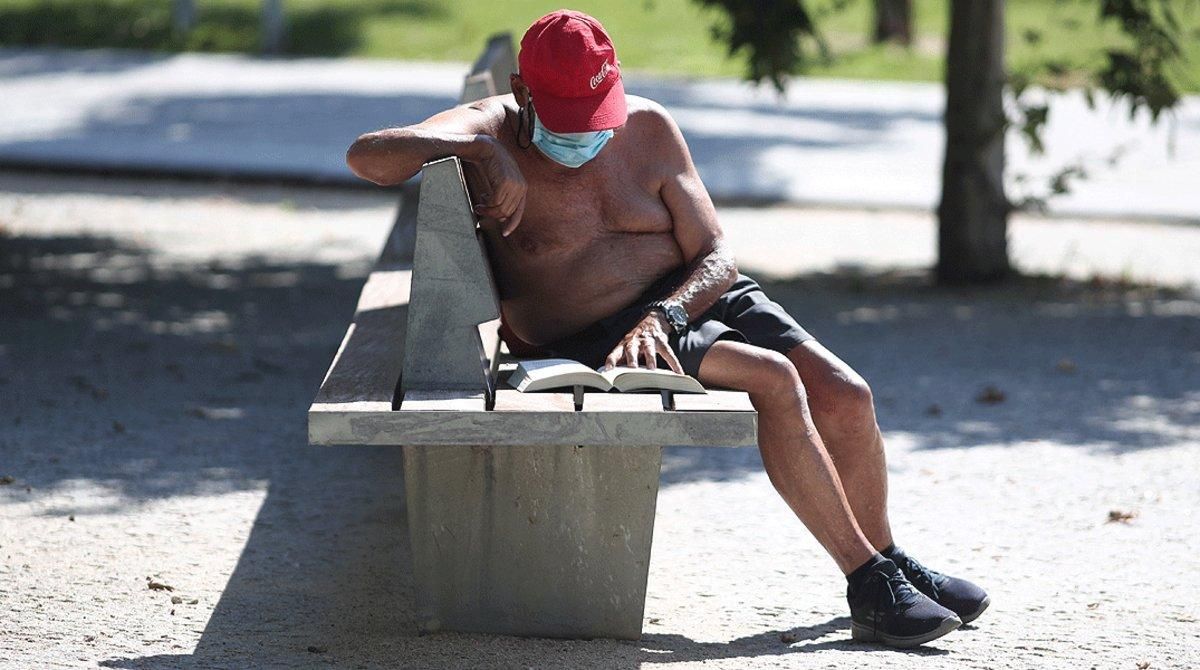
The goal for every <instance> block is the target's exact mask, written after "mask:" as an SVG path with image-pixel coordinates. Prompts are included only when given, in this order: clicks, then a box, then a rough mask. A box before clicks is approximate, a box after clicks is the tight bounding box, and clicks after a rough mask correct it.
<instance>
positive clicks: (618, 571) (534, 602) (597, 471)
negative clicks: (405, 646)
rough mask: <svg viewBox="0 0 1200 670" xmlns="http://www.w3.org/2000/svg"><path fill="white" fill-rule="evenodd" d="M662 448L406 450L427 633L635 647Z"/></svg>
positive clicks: (419, 601)
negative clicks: (630, 642)
mask: <svg viewBox="0 0 1200 670" xmlns="http://www.w3.org/2000/svg"><path fill="white" fill-rule="evenodd" d="M661 464H662V448H661V447H576V446H536V447H534V446H524V447H404V468H405V473H404V477H405V485H406V488H407V501H408V527H409V534H410V539H411V545H412V557H413V570H414V575H413V577H414V579H413V582H414V588H415V591H416V614H417V621H418V624H419V625H420V626H421V627H422V628H423V629H425V630H439V629H444V630H456V631H471V632H485V633H499V634H508V635H528V636H542V637H571V638H592V637H609V638H623V639H637V638H638V637H639V636H640V635H641V632H642V614H643V610H644V608H645V602H646V575H647V570H648V568H649V563H650V543H651V538H652V535H653V531H654V506H655V502H656V499H657V496H658V476H659V468H660V466H661Z"/></svg>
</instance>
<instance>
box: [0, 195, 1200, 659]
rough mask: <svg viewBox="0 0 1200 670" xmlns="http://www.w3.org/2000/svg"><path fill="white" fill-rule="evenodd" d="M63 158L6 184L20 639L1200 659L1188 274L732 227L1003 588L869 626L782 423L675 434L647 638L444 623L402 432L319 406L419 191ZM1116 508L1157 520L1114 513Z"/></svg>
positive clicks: (175, 647)
mask: <svg viewBox="0 0 1200 670" xmlns="http://www.w3.org/2000/svg"><path fill="white" fill-rule="evenodd" d="M45 182H46V183H45V184H42V185H40V186H39V187H38V188H37V189H36V190H35V189H34V188H32V187H31V186H30V180H28V179H25V178H21V179H18V180H16V181H15V182H14V181H8V182H7V184H8V189H9V192H7V193H5V192H3V191H4V188H3V187H4V185H5V184H6V182H5V180H4V178H0V287H2V290H0V314H3V315H4V318H3V319H0V395H2V396H3V398H4V411H3V413H2V414H0V476H9V477H12V481H11V483H9V484H7V485H3V486H0V597H2V598H3V599H4V601H5V603H6V606H7V607H9V608H10V609H11V611H13V612H15V613H16V616H15V617H12V618H10V619H6V625H7V626H8V628H7V629H6V630H5V635H4V636H0V658H5V659H11V658H17V659H26V658H31V659H34V660H33V661H32V662H28V663H24V664H23V665H22V667H38V666H39V665H48V664H50V663H61V664H64V665H73V664H78V663H86V664H88V665H95V664H96V663H101V664H103V665H104V666H105V667H118V668H205V667H229V666H237V667H248V666H266V665H287V666H309V665H337V666H354V665H364V666H378V665H391V666H395V665H400V666H405V665H408V666H415V667H448V668H449V667H467V666H471V667H525V666H536V667H562V668H602V667H603V668H612V667H617V668H638V667H657V666H670V667H699V666H701V665H703V666H704V667H723V668H766V667H782V666H786V667H814V668H815V667H827V666H830V665H837V666H842V665H845V666H847V667H849V666H854V667H889V668H901V669H902V670H903V669H905V668H912V669H915V668H918V667H919V668H922V669H926V668H950V667H954V668H995V667H1003V666H1004V665H1006V664H1007V665H1014V666H1020V667H1043V666H1047V665H1053V664H1059V665H1063V666H1072V667H1074V666H1078V665H1079V664H1081V663H1085V662H1089V661H1093V660H1095V659H1097V658H1102V659H1104V660H1105V663H1106V664H1111V665H1114V666H1116V667H1134V665H1135V663H1136V662H1142V661H1147V662H1152V664H1153V665H1152V667H1155V668H1158V667H1163V668H1170V667H1179V668H1182V667H1187V665H1186V661H1187V654H1189V653H1191V652H1189V651H1188V648H1189V645H1190V646H1191V647H1193V648H1194V646H1195V637H1194V636H1195V632H1194V626H1195V622H1196V621H1197V620H1198V618H1200V613H1198V612H1197V611H1196V609H1195V606H1194V605H1193V604H1192V603H1195V602H1200V593H1197V591H1196V587H1195V585H1194V584H1192V583H1190V582H1189V581H1187V580H1188V579H1190V577H1189V575H1191V574H1194V573H1195V572H1196V571H1197V570H1200V565H1197V563H1196V560H1197V559H1196V556H1200V546H1198V545H1197V540H1196V538H1194V537H1190V536H1188V535H1187V534H1185V533H1183V532H1182V529H1184V528H1188V527H1190V526H1189V524H1191V523H1192V521H1191V515H1192V514H1193V513H1194V509H1195V508H1196V506H1197V505H1200V490H1197V488H1196V486H1195V481H1196V478H1197V476H1200V450H1198V449H1200V434H1198V432H1197V430H1198V429H1197V426H1198V425H1200V391H1198V390H1197V383H1196V380H1197V379H1200V372H1198V371H1200V299H1198V298H1197V296H1196V295H1195V294H1194V292H1192V291H1190V290H1183V289H1158V288H1150V287H1144V286H1138V285H1135V284H1132V283H1130V282H1127V281H1126V282H1123V281H1121V279H1120V277H1119V276H1118V277H1116V278H1115V279H1097V280H1095V281H1092V280H1091V279H1090V278H1088V279H1085V280H1082V281H1079V280H1075V279H1072V278H1070V277H1033V278H1025V279H1020V280H1018V281H1015V282H1014V283H1011V284H1008V285H1004V286H994V287H986V288H981V289H974V290H969V291H968V290H963V289H943V288H936V287H933V286H931V285H930V284H929V281H928V279H927V275H926V274H925V273H924V272H922V271H921V270H920V266H919V265H918V264H915V263H913V262H912V258H910V257H908V256H906V255H905V254H906V253H907V252H906V251H904V249H905V248H906V247H905V245H906V244H908V242H907V239H908V238H907V237H906V236H907V232H906V231H910V230H913V229H914V227H916V226H919V225H920V223H919V221H918V222H914V221H912V220H911V219H901V220H898V221H891V222H890V223H889V219H888V218H887V217H879V216H877V215H874V214H867V213H862V214H861V216H863V217H864V218H868V219H871V220H874V221H876V223H877V224H878V225H877V227H876V229H875V234H876V235H877V236H880V237H881V238H884V239H885V240H886V238H887V236H888V235H894V236H895V237H896V238H897V239H896V240H895V241H894V243H893V242H886V241H885V242H881V243H879V244H878V245H877V246H876V247H872V248H871V249H861V248H860V249H859V251H860V252H861V253H860V256H861V257H863V258H869V259H873V260H871V262H869V263H866V264H864V265H860V266H858V268H857V269H856V270H847V269H845V268H843V269H842V270H836V263H834V264H833V265H832V266H831V264H830V259H829V258H828V254H829V253H832V251H833V250H835V249H838V247H837V245H836V240H837V235H836V233H837V231H838V226H840V225H841V223H840V221H839V217H843V218H844V216H849V215H848V214H846V215H842V214H839V215H837V216H834V217H832V218H829V219H827V218H822V217H824V214H811V213H810V214H809V215H806V214H805V213H804V212H802V211H794V212H792V213H790V214H788V215H787V216H786V217H781V218H777V219H776V227H775V228H771V226H770V225H768V224H769V223H770V220H771V217H772V216H773V215H772V214H771V212H772V210H762V212H760V216H761V222H760V223H759V224H755V225H758V226H760V227H759V228H756V229H755V230H757V231H758V232H760V233H762V234H768V233H769V234H773V235H776V236H777V237H776V238H774V239H775V242H774V247H775V250H774V251H773V253H770V254H768V253H766V252H765V251H764V250H763V248H762V247H756V246H755V244H757V242H755V241H754V240H751V239H749V238H747V237H745V236H741V237H739V234H737V233H735V234H734V235H733V239H734V242H735V248H737V249H738V251H739V254H740V257H741V258H742V259H743V266H744V267H745V268H746V269H747V271H748V272H750V271H754V270H755V269H759V270H766V269H768V268H784V269H787V272H780V273H775V272H760V273H759V274H761V275H762V276H763V277H764V286H765V289H766V290H767V292H768V293H769V294H770V295H772V296H773V297H774V298H775V299H776V300H778V301H779V302H781V303H783V304H784V305H785V306H786V307H787V308H788V309H789V310H790V311H791V312H792V313H794V314H795V315H796V317H797V318H798V319H799V321H800V322H801V323H802V324H803V325H805V326H806V327H807V328H808V329H810V330H811V331H812V332H813V333H814V334H816V335H817V336H818V337H819V338H820V339H821V341H822V342H823V343H825V344H826V345H827V346H828V347H830V348H831V349H832V350H833V351H835V352H836V353H838V354H839V355H840V356H842V357H843V358H844V359H845V360H847V361H848V362H850V363H851V364H852V365H853V366H854V367H855V368H856V369H858V370H859V371H860V372H862V373H863V374H864V376H865V377H866V378H867V379H868V380H869V381H870V382H871V384H872V387H873V390H874V393H875V397H876V401H877V406H878V414H879V420H880V424H881V426H882V428H883V431H884V434H885V437H886V439H887V441H888V452H889V467H890V471H891V476H892V505H893V509H894V517H895V519H896V526H897V529H898V532H900V533H901V536H900V537H901V543H902V544H904V545H905V546H908V547H909V548H912V549H914V550H915V551H916V552H917V553H919V555H920V556H922V557H923V558H925V557H928V560H929V562H930V563H931V564H933V565H934V566H937V567H946V568H947V569H948V570H953V571H961V572H962V573H964V574H967V575H970V576H973V577H976V578H978V579H979V580H980V581H981V582H982V583H984V584H985V585H986V586H987V587H988V588H989V589H990V590H991V591H992V593H993V596H994V597H995V599H996V605H994V606H993V610H994V611H992V612H989V613H988V615H987V616H985V617H984V618H983V619H981V620H980V623H979V625H978V626H976V627H972V629H971V630H964V631H961V632H958V633H955V634H954V635H953V636H951V637H949V638H946V639H945V640H944V641H939V642H938V643H937V644H934V645H930V646H929V647H928V648H927V649H924V650H922V651H920V652H917V653H910V654H901V653H896V652H880V651H877V650H874V649H872V648H869V647H864V646H861V645H857V644H854V643H852V642H851V641H850V640H849V638H848V633H847V630H846V629H847V626H848V623H847V621H846V619H845V615H846V612H845V604H844V601H843V600H842V595H841V592H842V590H843V588H844V582H843V581H842V580H841V577H840V576H839V575H838V574H837V572H836V570H835V569H834V567H833V564H832V562H830V561H829V560H828V559H827V558H826V557H825V556H824V554H823V553H822V552H821V550H820V549H819V547H818V546H817V545H816V543H815V542H814V541H813V540H812V539H811V537H810V536H809V535H808V534H807V532H806V531H805V530H804V528H803V527H802V526H801V525H800V524H799V523H798V522H797V521H796V520H795V519H794V518H793V517H792V516H791V514H790V512H789V511H788V510H787V509H786V506H785V505H784V504H783V503H782V502H781V501H780V500H779V498H778V497H777V496H776V495H775V494H774V492H773V490H772V489H771V486H770V483H769V482H768V481H767V478H766V476H765V474H763V472H762V469H761V461H760V459H759V457H758V454H757V453H756V451H755V450H753V449H706V448H672V449H668V450H667V451H666V453H665V455H664V466H663V476H662V481H663V488H662V491H661V493H660V496H659V503H658V519H657V526H656V532H655V548H654V554H653V557H652V563H651V570H650V587H649V595H648V599H647V606H646V614H645V616H646V626H645V635H644V637H643V639H642V640H641V641H640V642H615V641H607V640H595V641H555V640H519V639H514V638H499V637H487V636H474V635H457V634H438V635H429V636H419V635H417V634H416V629H415V625H414V617H413V613H412V601H411V598H412V595H411V578H410V576H409V572H408V560H409V558H408V545H407V540H406V537H405V526H404V523H405V520H404V510H403V490H402V472H401V467H400V457H399V456H400V454H399V452H398V450H395V449H389V448H315V447H309V446H308V445H307V435H306V426H305V414H304V413H305V410H306V409H307V406H308V404H309V402H310V401H311V399H312V397H313V395H314V394H315V392H316V389H317V387H318V385H319V383H320V380H321V378H322V375H323V374H324V372H325V369H326V366H327V365H328V363H329V361H330V360H331V358H332V356H333V354H334V351H335V350H336V348H337V346H338V343H339V342H340V340H341V337H342V335H343V333H344V331H345V327H346V325H347V322H348V319H349V317H350V315H351V312H352V310H353V304H354V301H355V298H356V296H357V293H358V290H359V287H360V284H361V281H362V276H363V273H364V272H365V269H366V267H367V266H368V264H369V262H370V258H371V256H372V255H373V254H374V253H375V251H376V250H377V248H378V247H379V245H380V243H381V240H382V236H383V234H384V233H385V231H386V230H387V227H388V225H389V224H390V221H391V218H390V217H391V215H392V211H391V208H392V203H393V200H392V198H391V197H390V196H374V195H371V196H364V197H362V198H360V196H363V194H349V195H348V194H344V193H339V192H332V191H331V192H328V193H326V194H325V195H324V196H321V195H320V194H316V195H314V193H313V192H310V191H289V190H286V189H284V190H279V189H276V188H275V187H254V188H242V187H229V188H226V187H212V186H204V185H200V184H191V185H179V184H171V183H164V184H163V188H162V191H161V193H159V194H157V195H155V192H154V190H153V189H149V190H148V192H141V191H139V188H140V187H137V188H135V186H134V185H131V183H129V182H103V181H101V180H91V181H85V182H82V183H81V184H82V186H83V187H80V188H79V189H78V191H77V192H76V191H74V190H72V182H71V180H69V179H65V178H54V179H49V178H47V179H46V180H45ZM14 184H15V185H14ZM272 198H279V199H280V200H286V201H287V202H288V203H290V204H283V205H280V204H271V202H272ZM788 226H797V228H796V229H794V230H793V229H789V228H788ZM889 226H890V227H889ZM1155 230H1156V232H1157V231H1158V230H1159V229H1155ZM1102 232H1103V231H1102V230H1101V229H1099V228H1098V229H1097V235H1098V236H1102V235H1101V234H1102ZM808 236H811V238H809V237H808ZM804 239H828V240H829V241H828V242H826V243H822V244H823V245H824V246H821V245H808V246H806V245H805V244H804V243H803V240H804ZM793 240H797V241H796V242H795V243H794V244H793ZM785 242H786V244H784V243H785ZM785 248H786V249H788V252H787V253H781V252H780V251H779V250H780V249H785ZM888 248H891V249H895V250H896V256H895V257H893V258H891V259H890V261H889V259H888V257H887V255H886V254H885V253H883V251H881V250H883V249H888ZM793 249H794V250H795V251H794V252H793V251H792V250H793ZM1168 252H1169V250H1164V251H1163V253H1164V254H1167V253H1168ZM793 253H794V255H789V254H793ZM838 253H839V254H845V255H846V256H847V257H850V258H849V259H848V260H851V261H852V260H853V258H852V257H853V255H854V254H853V253H852V250H851V251H844V252H843V251H840V250H839V251H838ZM797 256H804V257H805V260H804V261H803V263H799V262H794V261H793V259H794V258H795V257H797ZM876 261H878V263H879V264H880V265H890V266H892V269H890V270H888V269H880V267H879V265H875V263H876ZM838 262H842V261H840V260H839V261H838ZM789 264H790V265H789ZM805 264H807V265H805ZM1114 511H1116V512H1120V513H1130V514H1133V515H1134V516H1132V517H1130V519H1129V520H1128V522H1127V523H1126V522H1119V521H1118V522H1114V523H1108V517H1109V514H1110V512H1114ZM1081 562H1082V563H1085V565H1083V566H1081V567H1080V563H1081ZM1160 565H1171V566H1173V567H1172V570H1171V571H1170V574H1167V575H1164V574H1162V573H1161V572H1158V573H1156V572H1155V571H1156V566H1160ZM1073 566H1075V567H1073ZM1076 567H1080V569H1076ZM1096 570H1100V572H1101V573H1102V574H1103V575H1104V577H1103V579H1097V578H1096V576H1095V575H1096V574H1097V573H1096ZM148 578H149V579H148ZM152 582H153V583H157V584H165V585H168V586H171V587H173V588H174V589H175V590H174V591H166V590H158V589H156V588H155V587H153V586H150V584H151V583H152ZM173 598H176V599H177V601H175V600H173ZM42 661H46V662H42ZM3 663H4V661H0V665H3Z"/></svg>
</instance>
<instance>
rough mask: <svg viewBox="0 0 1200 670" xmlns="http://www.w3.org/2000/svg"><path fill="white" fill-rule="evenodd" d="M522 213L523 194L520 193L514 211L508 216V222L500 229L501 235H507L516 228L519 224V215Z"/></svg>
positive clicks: (523, 208)
mask: <svg viewBox="0 0 1200 670" xmlns="http://www.w3.org/2000/svg"><path fill="white" fill-rule="evenodd" d="M524 215H525V196H524V195H522V196H521V200H520V201H519V202H517V209H516V211H514V212H513V213H512V215H511V216H509V217H508V223H507V224H506V225H505V226H504V229H503V230H501V231H500V234H501V235H503V236H504V237H508V235H509V233H511V232H512V231H514V230H516V229H517V226H519V225H521V217H522V216H524Z"/></svg>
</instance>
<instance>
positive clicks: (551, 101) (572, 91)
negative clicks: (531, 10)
mask: <svg viewBox="0 0 1200 670" xmlns="http://www.w3.org/2000/svg"><path fill="white" fill-rule="evenodd" d="M518 63H519V65H520V69H521V78H522V79H523V80H524V81H525V84H526V85H527V86H529V90H530V92H532V94H533V100H534V105H535V109H536V111H537V115H538V118H539V119H541V121H542V125H544V126H546V128H548V129H550V130H552V131H554V132H556V133H584V132H589V131H593V130H608V129H610V128H616V127H617V126H620V125H623V124H624V123H625V119H626V117H627V116H628V112H627V111H626V109H625V87H624V86H623V85H622V84H621V70H620V62H619V61H618V60H617V51H616V49H615V48H614V47H613V43H612V40H611V39H609V37H608V33H606V32H604V26H602V25H600V22H599V21H597V20H596V19H594V18H592V17H590V16H588V15H587V14H584V13H583V12H575V11H571V10H568V9H560V10H558V11H556V12H551V13H549V14H547V15H545V16H543V17H542V18H540V19H538V20H537V21H534V22H533V25H532V26H529V30H527V31H525V37H522V38H521V54H520V56H519V57H518Z"/></svg>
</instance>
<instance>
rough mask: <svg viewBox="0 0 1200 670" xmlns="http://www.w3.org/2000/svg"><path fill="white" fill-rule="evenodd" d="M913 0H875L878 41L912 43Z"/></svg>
mask: <svg viewBox="0 0 1200 670" xmlns="http://www.w3.org/2000/svg"><path fill="white" fill-rule="evenodd" d="M912 25H913V24H912V0H875V35H874V39H875V41H876V42H889V41H895V42H899V43H901V44H904V45H909V44H912Z"/></svg>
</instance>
